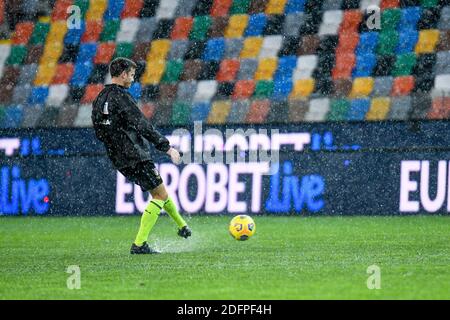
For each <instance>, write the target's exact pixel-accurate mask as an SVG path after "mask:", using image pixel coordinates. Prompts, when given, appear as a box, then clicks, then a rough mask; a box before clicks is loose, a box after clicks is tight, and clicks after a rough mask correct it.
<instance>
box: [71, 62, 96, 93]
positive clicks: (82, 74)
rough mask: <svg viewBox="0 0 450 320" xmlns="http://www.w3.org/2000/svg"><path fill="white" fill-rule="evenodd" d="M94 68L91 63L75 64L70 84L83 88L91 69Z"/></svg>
mask: <svg viewBox="0 0 450 320" xmlns="http://www.w3.org/2000/svg"><path fill="white" fill-rule="evenodd" d="M93 68H94V66H93V64H92V62H82V63H76V64H75V66H74V71H73V76H72V79H71V80H70V84H71V85H73V86H80V87H81V86H85V85H86V83H87V81H88V79H89V77H90V75H91V72H92V69H93Z"/></svg>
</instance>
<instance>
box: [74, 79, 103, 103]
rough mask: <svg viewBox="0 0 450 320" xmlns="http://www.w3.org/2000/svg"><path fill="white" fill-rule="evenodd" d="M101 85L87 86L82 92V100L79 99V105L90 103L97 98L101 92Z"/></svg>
mask: <svg viewBox="0 0 450 320" xmlns="http://www.w3.org/2000/svg"><path fill="white" fill-rule="evenodd" d="M103 87H104V86H103V84H101V83H97V84H88V85H87V87H86V91H85V92H84V95H83V98H81V101H80V102H81V103H91V102H92V101H94V99H95V98H96V97H97V96H98V94H99V93H100V91H102V90H103Z"/></svg>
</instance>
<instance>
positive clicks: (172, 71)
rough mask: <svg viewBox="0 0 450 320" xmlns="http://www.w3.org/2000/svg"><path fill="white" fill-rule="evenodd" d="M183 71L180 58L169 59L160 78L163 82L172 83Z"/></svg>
mask: <svg viewBox="0 0 450 320" xmlns="http://www.w3.org/2000/svg"><path fill="white" fill-rule="evenodd" d="M182 71H183V61H181V60H169V61H167V64H166V70H165V71H164V75H163V77H162V79H161V82H163V83H174V82H177V81H178V79H179V78H180V75H181V73H182Z"/></svg>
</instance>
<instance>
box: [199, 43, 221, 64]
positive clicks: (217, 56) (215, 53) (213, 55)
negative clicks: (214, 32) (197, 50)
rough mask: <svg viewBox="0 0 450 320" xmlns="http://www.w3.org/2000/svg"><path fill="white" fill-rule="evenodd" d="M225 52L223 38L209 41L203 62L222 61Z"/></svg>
mask: <svg viewBox="0 0 450 320" xmlns="http://www.w3.org/2000/svg"><path fill="white" fill-rule="evenodd" d="M224 50H225V40H224V39H223V38H214V39H211V40H208V42H207V43H206V48H205V51H204V52H203V60H206V61H211V60H213V61H220V60H221V59H222V56H223V53H224Z"/></svg>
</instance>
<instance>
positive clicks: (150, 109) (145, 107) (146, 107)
mask: <svg viewBox="0 0 450 320" xmlns="http://www.w3.org/2000/svg"><path fill="white" fill-rule="evenodd" d="M155 108H156V107H155V104H153V103H151V102H148V103H144V104H142V107H141V111H142V113H143V114H144V116H145V117H146V118H147V119H151V118H152V117H153V115H154V113H155Z"/></svg>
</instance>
